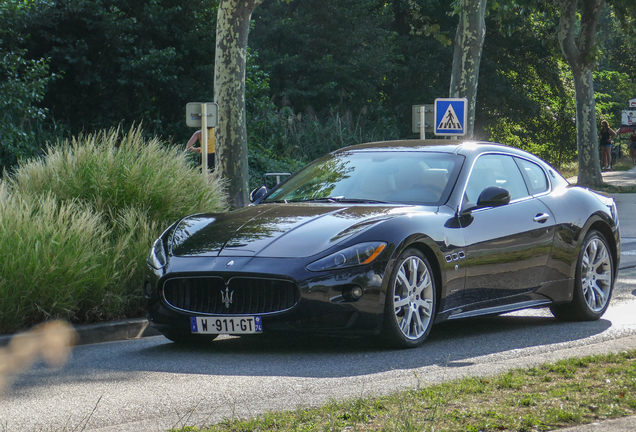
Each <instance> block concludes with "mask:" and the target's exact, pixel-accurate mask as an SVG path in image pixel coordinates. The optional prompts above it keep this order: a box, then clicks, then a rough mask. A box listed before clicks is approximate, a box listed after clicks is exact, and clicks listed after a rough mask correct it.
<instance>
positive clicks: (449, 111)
mask: <svg viewBox="0 0 636 432" xmlns="http://www.w3.org/2000/svg"><path fill="white" fill-rule="evenodd" d="M467 115H468V99H466V98H438V99H435V115H434V119H435V121H434V123H433V125H434V127H435V129H434V132H435V135H438V136H464V135H466V118H467Z"/></svg>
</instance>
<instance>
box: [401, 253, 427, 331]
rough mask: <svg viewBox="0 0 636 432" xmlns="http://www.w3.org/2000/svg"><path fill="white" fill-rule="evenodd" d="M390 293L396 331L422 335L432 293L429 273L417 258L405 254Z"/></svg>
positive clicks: (425, 325) (422, 262)
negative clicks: (398, 329) (397, 329)
mask: <svg viewBox="0 0 636 432" xmlns="http://www.w3.org/2000/svg"><path fill="white" fill-rule="evenodd" d="M393 292H394V297H393V306H394V312H395V318H396V320H397V324H398V327H399V328H400V331H401V332H402V334H403V335H404V336H405V337H407V338H408V339H418V338H420V337H422V336H423V335H424V334H425V333H426V331H427V329H428V328H429V326H430V324H431V319H432V316H433V307H434V299H433V296H434V295H435V293H434V288H433V281H432V277H431V273H430V271H429V269H428V266H427V265H426V263H425V262H424V261H423V260H422V259H421V258H419V257H418V256H409V257H407V258H406V259H405V260H404V261H403V262H402V264H401V265H400V269H399V271H398V273H397V277H396V278H395V286H394V290H393Z"/></svg>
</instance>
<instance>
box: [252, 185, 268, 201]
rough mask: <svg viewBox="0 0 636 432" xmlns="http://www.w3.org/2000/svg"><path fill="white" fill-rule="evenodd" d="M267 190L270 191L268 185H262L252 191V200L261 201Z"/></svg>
mask: <svg viewBox="0 0 636 432" xmlns="http://www.w3.org/2000/svg"><path fill="white" fill-rule="evenodd" d="M267 192H269V189H267V186H261V187H260V188H258V189H254V190H253V191H252V192H250V201H251V202H255V201H259V200H260V199H261V198H263V197H264V196H265V194H267Z"/></svg>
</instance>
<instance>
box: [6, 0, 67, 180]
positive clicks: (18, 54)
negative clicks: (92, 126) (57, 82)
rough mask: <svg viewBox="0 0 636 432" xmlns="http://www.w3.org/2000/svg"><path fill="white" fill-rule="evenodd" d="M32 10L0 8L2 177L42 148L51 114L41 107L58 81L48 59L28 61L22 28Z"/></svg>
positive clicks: (13, 5)
mask: <svg viewBox="0 0 636 432" xmlns="http://www.w3.org/2000/svg"><path fill="white" fill-rule="evenodd" d="M30 7H31V5H30V4H29V3H25V2H18V1H15V0H9V1H6V2H3V3H2V4H0V175H2V172H3V170H5V169H9V168H11V167H13V166H15V165H16V164H17V162H18V160H19V159H22V158H25V157H28V156H33V155H35V154H37V153H38V151H39V149H40V148H41V143H40V142H39V140H38V138H39V135H40V134H39V133H38V130H39V129H40V127H41V126H42V124H43V122H45V121H46V120H47V114H48V113H47V110H45V109H42V108H39V107H38V104H39V102H41V101H42V98H43V97H44V92H45V88H46V86H47V84H48V83H49V82H51V81H52V80H54V79H55V75H52V74H50V72H49V64H48V63H49V62H48V59H45V58H40V59H26V58H25V54H26V49H25V48H24V45H25V43H26V35H25V34H23V33H22V32H21V31H20V24H21V22H23V20H24V17H25V16H27V15H28V14H29V13H31V9H30Z"/></svg>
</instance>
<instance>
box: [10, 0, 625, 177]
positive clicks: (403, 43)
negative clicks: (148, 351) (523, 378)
mask: <svg viewBox="0 0 636 432" xmlns="http://www.w3.org/2000/svg"><path fill="white" fill-rule="evenodd" d="M518 3H519V4H523V2H518ZM540 4H541V6H540V7H534V8H530V7H526V8H523V9H520V8H518V9H514V10H512V9H509V8H508V7H507V6H506V7H505V8H504V7H503V6H501V5H500V4H499V3H497V2H489V8H490V11H489V15H488V17H487V22H486V25H487V32H488V33H487V36H486V39H485V45H484V51H483V55H482V67H481V72H480V81H479V94H478V106H477V109H478V110H477V119H476V125H477V127H476V135H477V137H479V138H484V139H492V140H499V141H502V142H504V143H506V144H510V145H513V146H517V147H521V148H524V149H527V150H530V151H532V152H534V153H536V154H538V155H539V156H542V157H544V158H546V159H548V160H549V161H550V162H552V163H553V164H555V165H561V164H564V163H567V162H569V161H571V160H573V159H574V158H575V155H576V129H575V119H574V117H575V115H574V100H573V96H574V91H573V85H572V82H571V79H570V76H571V73H570V71H569V70H568V67H567V65H566V64H565V63H564V61H563V56H562V54H561V52H560V48H559V44H558V41H557V39H556V28H557V24H558V23H557V19H558V18H557V17H558V13H557V11H556V10H555V9H554V8H555V7H554V6H553V5H551V3H550V2H540ZM217 7H218V0H162V1H157V0H143V1H138V2H129V1H126V0H100V1H98V2H96V1H94V0H28V1H26V2H24V1H22V0H7V1H5V2H3V4H2V5H0V24H1V25H0V57H1V58H2V59H3V61H2V62H1V63H0V101H1V102H0V103H2V111H1V113H2V117H3V120H4V121H3V122H2V123H0V124H1V126H0V139H1V140H2V141H1V142H2V148H1V149H0V165H1V166H2V167H3V168H5V169H10V168H11V167H12V166H15V164H16V162H17V161H18V160H19V159H22V158H28V157H33V156H36V155H38V154H39V153H40V149H41V148H43V146H44V142H45V141H50V142H55V141H56V140H58V139H60V138H66V137H69V136H72V135H77V134H79V133H82V132H84V133H90V132H93V131H98V130H102V129H108V128H111V127H118V126H120V125H121V126H122V127H123V128H124V129H127V128H128V127H130V126H131V125H132V124H142V125H143V129H144V133H145V134H147V135H149V136H154V135H157V136H159V137H161V138H162V139H164V140H165V141H167V142H171V143H172V144H173V145H180V146H182V145H183V144H184V142H185V141H186V140H187V139H188V137H189V135H190V133H191V132H192V131H191V130H189V129H188V128H187V127H186V126H185V124H184V123H185V122H184V107H185V104H186V103H187V102H191V101H203V100H211V99H212V97H213V96H212V95H213V67H214V64H213V63H214V46H215V26H216V11H217ZM456 25H457V16H455V15H454V14H453V13H452V10H451V9H450V7H449V5H448V2H443V1H439V0H395V1H389V2H387V1H378V0H330V1H328V2H324V1H319V0H303V1H299V0H292V1H291V2H281V1H280V0H265V1H264V2H263V3H262V4H261V5H260V6H259V7H258V8H257V9H256V11H255V12H254V14H253V25H252V31H251V33H250V42H249V43H250V56H249V59H248V70H247V107H248V133H249V151H250V164H251V171H250V172H251V183H252V185H253V186H255V185H256V184H257V183H258V181H259V178H260V177H261V175H262V173H263V172H264V171H268V170H274V169H275V170H283V169H285V170H291V171H293V170H296V169H298V168H299V167H300V166H302V165H303V164H304V163H306V162H308V161H310V160H312V159H314V158H316V157H318V156H320V155H322V154H324V153H326V152H329V151H332V150H334V149H336V148H339V147H342V146H345V145H349V144H355V143H358V142H364V141H372V140H380V139H404V138H413V137H416V136H417V135H415V134H413V133H412V132H411V106H412V105H415V104H422V103H432V101H433V100H434V99H435V98H436V97H445V96H447V94H448V87H449V81H450V69H451V65H452V46H451V41H452V40H453V38H454V34H455V30H456ZM599 29H600V30H599V44H598V50H597V51H598V52H597V57H598V59H597V72H596V74H595V86H596V91H597V102H598V117H599V121H600V120H601V119H607V120H609V121H610V124H612V125H613V126H617V125H618V123H619V121H620V110H621V109H623V108H625V104H626V102H627V100H628V99H629V98H632V97H635V96H636V83H635V82H634V73H633V71H634V70H636V49H635V48H636V47H635V42H634V40H633V39H631V38H629V37H627V36H626V35H625V34H624V32H623V31H622V29H621V27H620V23H619V22H618V20H617V18H616V17H615V16H614V15H613V14H612V10H611V9H610V8H609V7H607V8H606V9H605V11H604V13H603V17H602V19H601V23H600V25H599Z"/></svg>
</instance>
